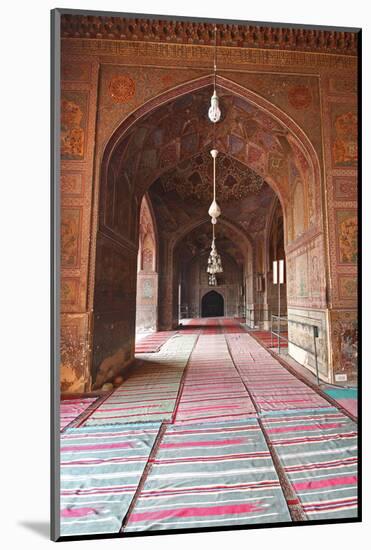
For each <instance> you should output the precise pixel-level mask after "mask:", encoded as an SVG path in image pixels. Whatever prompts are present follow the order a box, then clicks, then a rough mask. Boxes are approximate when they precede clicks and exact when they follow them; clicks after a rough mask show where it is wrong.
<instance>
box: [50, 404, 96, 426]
mask: <svg viewBox="0 0 371 550" xmlns="http://www.w3.org/2000/svg"><path fill="white" fill-rule="evenodd" d="M97 399H98V398H97V397H80V398H78V399H62V400H61V402H60V408H59V414H60V429H61V430H63V429H64V428H65V427H66V426H68V424H70V423H71V422H72V421H73V420H75V419H76V418H77V417H78V416H80V414H81V413H83V412H84V411H85V410H86V409H87V408H88V407H90V405H91V404H92V403H94V401H96V400H97Z"/></svg>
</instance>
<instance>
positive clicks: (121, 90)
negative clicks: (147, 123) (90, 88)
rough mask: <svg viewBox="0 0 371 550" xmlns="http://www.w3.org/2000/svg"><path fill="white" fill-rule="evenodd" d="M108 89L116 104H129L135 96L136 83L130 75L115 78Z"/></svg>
mask: <svg viewBox="0 0 371 550" xmlns="http://www.w3.org/2000/svg"><path fill="white" fill-rule="evenodd" d="M108 89H109V93H110V96H111V98H112V100H113V101H114V102H115V103H127V102H128V101H130V100H131V98H132V97H133V96H134V94H135V82H134V80H133V79H132V78H130V76H128V75H120V76H114V77H113V78H112V79H111V80H110V83H109V85H108Z"/></svg>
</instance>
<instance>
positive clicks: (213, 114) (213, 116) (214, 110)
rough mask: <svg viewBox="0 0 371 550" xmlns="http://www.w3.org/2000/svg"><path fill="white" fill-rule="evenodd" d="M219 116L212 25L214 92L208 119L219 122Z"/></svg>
mask: <svg viewBox="0 0 371 550" xmlns="http://www.w3.org/2000/svg"><path fill="white" fill-rule="evenodd" d="M220 116H221V112H220V108H219V98H218V96H217V93H216V25H215V27H214V93H213V95H212V96H211V100H210V108H209V119H210V121H211V122H212V123H213V124H215V123H216V122H219V120H220Z"/></svg>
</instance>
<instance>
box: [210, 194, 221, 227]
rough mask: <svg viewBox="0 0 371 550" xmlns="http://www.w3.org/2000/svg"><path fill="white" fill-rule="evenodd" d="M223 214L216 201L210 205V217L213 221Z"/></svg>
mask: <svg viewBox="0 0 371 550" xmlns="http://www.w3.org/2000/svg"><path fill="white" fill-rule="evenodd" d="M221 213H222V211H221V209H220V206H219V204H218V203H217V202H216V200H215V199H214V200H213V202H212V203H211V204H210V208H209V216H210V217H211V218H212V220H213V219H215V220H216V219H217V218H219V216H220V214H221ZM214 223H216V222H214Z"/></svg>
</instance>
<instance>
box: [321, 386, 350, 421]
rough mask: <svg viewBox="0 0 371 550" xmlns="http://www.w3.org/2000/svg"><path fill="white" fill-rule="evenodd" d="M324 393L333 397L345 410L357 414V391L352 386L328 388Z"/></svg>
mask: <svg viewBox="0 0 371 550" xmlns="http://www.w3.org/2000/svg"><path fill="white" fill-rule="evenodd" d="M325 393H327V395H329V396H330V397H332V399H335V401H337V402H338V403H339V405H341V406H342V407H343V408H344V409H345V410H346V411H348V412H350V413H351V414H352V415H353V416H355V417H357V416H358V400H357V397H358V392H357V390H356V389H353V388H328V389H326V390H325Z"/></svg>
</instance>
